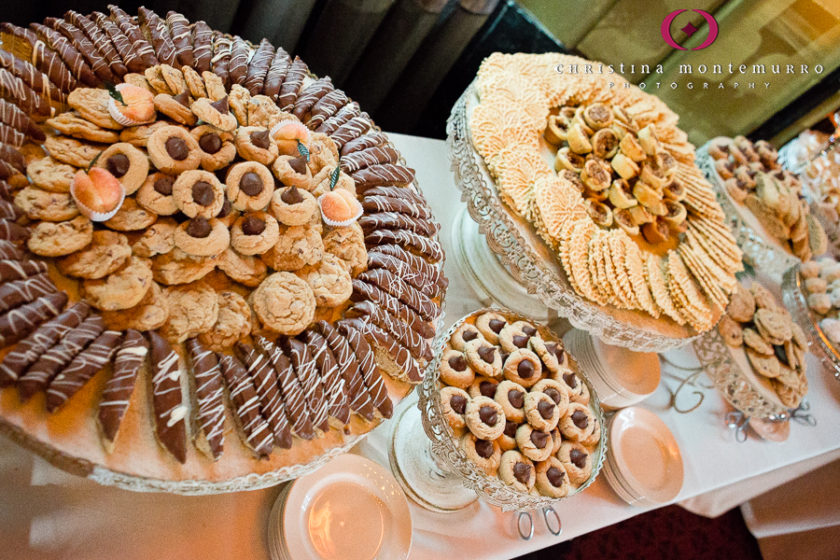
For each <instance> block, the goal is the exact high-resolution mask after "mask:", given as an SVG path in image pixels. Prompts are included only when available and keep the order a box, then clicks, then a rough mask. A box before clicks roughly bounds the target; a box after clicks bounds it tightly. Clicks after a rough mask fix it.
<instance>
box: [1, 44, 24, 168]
mask: <svg viewBox="0 0 840 560" xmlns="http://www.w3.org/2000/svg"><path fill="white" fill-rule="evenodd" d="M2 52H5V51H3V50H0V53H2ZM0 160H2V161H4V162H6V163H8V164H9V165H11V166H12V167H14V168H15V169H17V170H18V171H20V172H21V173H26V159H25V158H24V157H23V154H22V153H20V150H18V149H17V148H15V147H14V146H9V145H8V144H2V143H0Z"/></svg>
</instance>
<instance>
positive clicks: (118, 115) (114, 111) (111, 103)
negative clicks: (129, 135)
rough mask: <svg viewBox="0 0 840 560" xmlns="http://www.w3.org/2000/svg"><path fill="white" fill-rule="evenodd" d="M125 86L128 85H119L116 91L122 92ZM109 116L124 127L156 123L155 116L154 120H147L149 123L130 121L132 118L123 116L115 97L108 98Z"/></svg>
mask: <svg viewBox="0 0 840 560" xmlns="http://www.w3.org/2000/svg"><path fill="white" fill-rule="evenodd" d="M124 85H126V84H119V85H117V86H116V88H115V89H116V90H117V91H121V89H122V86H124ZM108 114H109V115H111V118H112V119H114V120H115V121H117V122H118V123H119V124H121V125H123V126H137V125H141V124H147V123H150V122H154V121H155V116H154V115H153V116H152V118H151V119H150V120H147V121H137V120H134V119H130V118H128V117H126V116H125V115H123V114H122V112H121V111H120V109H119V107H117V100H116V99H114V98H113V97H109V98H108Z"/></svg>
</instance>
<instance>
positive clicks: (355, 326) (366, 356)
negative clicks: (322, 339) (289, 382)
mask: <svg viewBox="0 0 840 560" xmlns="http://www.w3.org/2000/svg"><path fill="white" fill-rule="evenodd" d="M365 329H366V325H365V323H364V322H362V321H361V320H360V319H344V320H342V321H339V322H338V331H339V332H340V333H341V334H342V335H343V336H344V338H345V339H346V340H347V343H348V344H349V345H350V348H351V349H352V350H353V353H354V354H356V359H357V360H358V361H359V371H360V372H361V374H362V379H364V381H365V387H367V390H368V392H369V393H370V398H371V400H372V401H373V405H374V406H375V407H376V409H377V410H378V411H379V414H381V415H382V416H383V417H385V418H390V417H391V416H392V415H393V414H394V403H393V402H391V398H390V397H389V396H388V390H387V389H386V388H385V383H384V382H383V381H382V372H381V371H380V370H379V367H378V366H377V365H376V357H375V356H374V354H373V349H372V348H371V347H370V344H368V342H367V340H365V337H364V334H363V333H364V332H365Z"/></svg>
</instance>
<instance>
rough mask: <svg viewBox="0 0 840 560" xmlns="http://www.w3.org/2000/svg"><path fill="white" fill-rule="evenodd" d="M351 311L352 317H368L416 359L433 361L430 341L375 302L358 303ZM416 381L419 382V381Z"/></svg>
mask: <svg viewBox="0 0 840 560" xmlns="http://www.w3.org/2000/svg"><path fill="white" fill-rule="evenodd" d="M350 311H351V314H352V315H355V316H358V315H361V316H364V317H367V319H368V320H369V321H370V322H372V323H373V324H375V325H376V326H378V327H379V328H381V329H382V330H384V331H385V332H387V333H389V334H390V335H391V336H393V337H394V338H395V339H396V340H397V341H398V342H399V343H400V344H401V345H402V346H405V347H406V348H407V349H408V350H409V351H410V352H411V355H412V357H413V358H414V359H416V360H420V361H423V362H428V361H429V360H431V359H432V347H431V345H430V344H429V341H428V340H426V339H425V338H423V337H422V336H420V335H419V334H417V332H415V331H414V330H413V329H412V328H411V327H409V326H408V325H407V324H405V323H403V322H401V321H399V320H398V319H397V318H396V317H394V316H392V315H391V314H390V313H388V312H387V311H385V310H384V309H383V308H381V307H379V306H378V305H375V304H374V303H373V302H371V301H360V302H357V303H355V304H353V307H352V308H351V309H350ZM415 381H419V379H417V380H415Z"/></svg>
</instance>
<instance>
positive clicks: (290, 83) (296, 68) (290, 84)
mask: <svg viewBox="0 0 840 560" xmlns="http://www.w3.org/2000/svg"><path fill="white" fill-rule="evenodd" d="M308 70H309V68H308V67H307V66H306V63H305V62H304V61H302V60H301V59H300V57H298V56H296V57H295V59H294V61H293V62H292V65H291V66H290V67H289V71H288V72H287V73H286V78H285V79H284V80H283V85H282V86H280V94H279V95H278V96H277V106H278V107H280V109H281V110H283V111H286V112H291V111H292V109H293V108H294V106H295V101H296V100H297V97H298V92H299V91H300V88H301V85H302V84H303V78H304V77H305V76H306V74H307V72H308Z"/></svg>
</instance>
